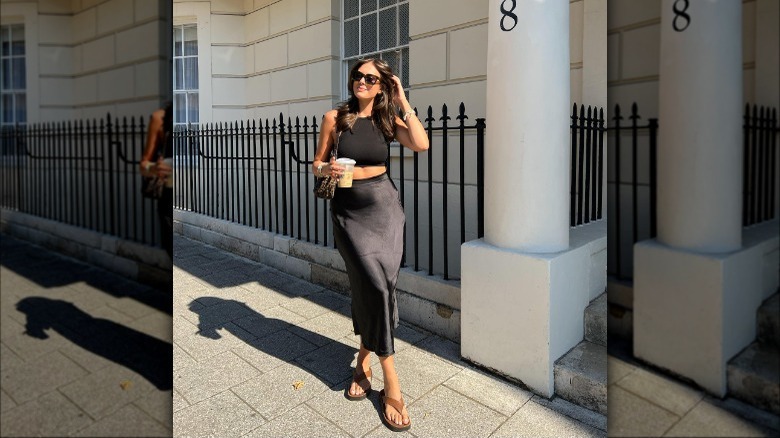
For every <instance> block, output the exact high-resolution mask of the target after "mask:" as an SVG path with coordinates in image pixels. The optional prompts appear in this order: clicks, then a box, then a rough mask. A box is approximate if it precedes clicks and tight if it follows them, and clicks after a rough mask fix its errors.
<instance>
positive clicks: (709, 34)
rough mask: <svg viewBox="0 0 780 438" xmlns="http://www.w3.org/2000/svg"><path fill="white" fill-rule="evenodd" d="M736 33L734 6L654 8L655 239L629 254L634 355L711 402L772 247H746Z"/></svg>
mask: <svg viewBox="0 0 780 438" xmlns="http://www.w3.org/2000/svg"><path fill="white" fill-rule="evenodd" d="M686 3H687V4H688V7H687V9H686V10H684V11H682V12H684V13H685V14H687V15H688V16H689V17H690V20H689V21H688V20H686V18H685V17H684V16H682V15H680V12H681V10H682V9H683V8H684V5H685V4H686ZM675 9H677V11H678V12H677V13H675ZM675 17H678V18H675ZM686 24H687V25H686ZM675 25H676V27H677V28H678V29H679V30H675ZM741 25H742V2H739V1H733V0H710V1H689V2H684V1H675V0H663V2H662V3H661V56H660V64H661V65H660V69H659V120H658V124H659V131H658V134H659V136H658V149H657V150H658V217H657V220H658V238H657V239H656V240H647V241H643V242H639V243H637V244H636V245H635V247H634V355H635V356H636V357H638V358H640V359H643V360H645V361H647V362H650V363H653V364H655V365H658V366H660V367H661V368H664V369H668V370H670V371H672V372H673V373H675V374H678V375H682V376H685V377H687V378H690V379H692V380H693V381H695V382H696V383H697V384H699V385H701V386H702V387H704V388H705V389H707V390H708V391H710V392H711V393H714V394H715V395H718V396H724V395H725V394H726V391H727V380H726V371H727V364H728V361H729V360H730V359H731V358H732V357H734V355H736V354H737V353H738V352H739V351H740V350H742V349H743V348H744V347H745V346H747V345H748V344H749V343H750V342H752V341H753V339H754V338H755V318H756V309H757V307H758V305H759V304H760V303H761V299H762V295H763V292H762V289H764V288H765V287H764V283H766V281H765V279H764V277H765V276H764V274H763V272H762V270H763V266H764V265H765V263H766V261H765V258H764V255H765V254H767V253H768V252H769V251H768V250H767V247H766V245H768V244H771V241H772V239H769V241H768V243H760V242H758V239H752V240H755V241H756V242H753V241H746V242H745V246H744V247H743V245H742V244H743V242H742V232H743V230H742V218H741V214H742V108H743V106H742V87H743V84H742V32H741ZM774 242H775V243H774V245H775V246H776V242H777V238H776V237H775V238H774Z"/></svg>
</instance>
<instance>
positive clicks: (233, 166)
mask: <svg viewBox="0 0 780 438" xmlns="http://www.w3.org/2000/svg"><path fill="white" fill-rule="evenodd" d="M421 118H422V121H423V125H424V126H425V129H426V132H427V133H428V138H429V141H430V143H431V148H430V150H429V151H428V152H427V153H424V154H413V153H411V152H409V151H407V150H405V149H404V148H403V147H400V145H398V144H391V146H390V157H391V159H390V160H389V162H388V163H387V164H388V172H389V174H390V175H391V177H392V179H393V181H394V183H395V184H396V186H397V187H398V191H399V195H400V199H401V203H402V205H403V206H404V209H405V211H406V215H407V225H406V229H405V232H404V239H405V240H404V241H405V243H406V245H405V250H404V257H403V264H404V266H407V265H408V266H411V267H413V269H414V270H416V271H420V270H425V271H427V273H428V274H429V275H433V274H440V275H442V276H443V277H444V278H447V279H449V278H457V277H459V275H460V274H459V272H460V264H459V256H460V244H462V243H464V242H466V241H468V240H472V239H476V238H479V237H482V236H483V234H484V216H483V214H484V213H483V212H484V191H483V187H484V145H485V130H486V125H485V119H484V118H477V119H475V122H474V123H473V124H467V123H466V121H467V120H468V116H467V115H466V109H465V106H464V105H463V104H462V103H461V104H460V106H459V108H458V114H457V115H456V116H455V117H454V118H455V120H456V121H457V122H455V123H452V122H451V120H452V117H451V116H450V115H449V113H448V108H447V106H446V105H444V106H442V108H441V112H440V114H438V115H434V112H433V108H432V107H428V109H427V111H426V113H425V114H424V115H422V116H421ZM571 119H572V123H571V125H570V128H571V132H572V143H571V147H572V176H571V181H572V196H571V199H572V201H571V202H572V212H573V213H572V223H571V225H572V226H576V225H580V224H584V223H587V222H590V221H593V220H597V219H600V218H601V217H602V208H601V205H602V204H603V194H602V184H601V183H600V181H602V180H603V166H602V164H601V163H602V161H603V157H604V154H603V145H604V138H603V136H604V132H605V129H604V120H603V110H599V114H598V116H597V114H596V110H595V109H593V108H588V110H587V112H586V110H585V108H584V107H582V108H581V109H580V112H579V113H578V111H577V107H576V105H575V108H574V110H573V113H572V116H571ZM318 129H319V126H318V125H317V118H316V117H311V118H310V117H303V118H302V119H301V118H300V117H295V118H292V117H284V115H283V114H280V115H279V118H278V119H271V120H269V119H265V120H253V121H245V122H243V121H242V122H229V123H207V124H205V125H201V126H200V127H199V128H198V129H190V130H181V131H176V132H175V133H174V145H175V146H174V151H175V155H176V157H177V158H176V164H177V172H176V175H177V180H176V184H175V186H176V189H175V201H174V206H175V208H178V209H181V210H188V211H193V212H196V213H200V214H204V215H207V216H211V217H215V218H219V219H223V220H226V221H230V222H236V223H240V224H242V225H246V226H250V227H254V228H258V229H262V230H266V231H270V232H274V233H277V234H281V235H285V236H290V237H293V238H296V239H299V240H305V241H307V242H314V243H317V244H321V245H325V246H332V245H333V243H332V229H331V224H330V218H329V217H328V213H327V212H328V210H327V208H328V207H327V205H328V204H327V201H323V200H319V201H318V200H317V199H316V198H315V197H314V196H313V194H312V188H313V184H314V178H313V176H312V174H311V163H312V159H313V156H314V152H315V150H316V146H317V141H318V136H319V131H318Z"/></svg>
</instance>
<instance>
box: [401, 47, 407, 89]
mask: <svg viewBox="0 0 780 438" xmlns="http://www.w3.org/2000/svg"><path fill="white" fill-rule="evenodd" d="M399 78H401V85H403V86H404V88H405V89H406V88H409V48H408V47H407V48H405V49H401V76H399Z"/></svg>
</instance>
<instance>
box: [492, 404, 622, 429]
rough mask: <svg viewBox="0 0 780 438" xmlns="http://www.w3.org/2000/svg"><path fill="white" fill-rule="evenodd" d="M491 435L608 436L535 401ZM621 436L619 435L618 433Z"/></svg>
mask: <svg viewBox="0 0 780 438" xmlns="http://www.w3.org/2000/svg"><path fill="white" fill-rule="evenodd" d="M490 436H491V437H496V438H503V437H507V438H508V437H513V438H514V437H561V436H572V437H574V436H576V437H606V436H607V435H606V433H605V432H604V431H603V430H599V429H596V428H593V427H590V426H588V425H586V424H584V423H581V422H579V421H577V420H575V419H573V418H570V417H567V416H565V415H560V414H559V413H557V412H556V411H553V410H552V409H549V408H546V407H544V406H541V405H539V404H537V403H535V402H534V401H533V400H531V401H529V402H528V403H526V404H524V405H523V406H522V407H521V408H520V409H519V410H518V411H517V413H515V414H514V415H512V417H511V418H510V419H509V420H507V421H506V422H505V423H504V424H502V425H501V427H500V428H499V429H498V430H497V431H496V432H495V433H493V434H492V435H490ZM616 436H619V435H616Z"/></svg>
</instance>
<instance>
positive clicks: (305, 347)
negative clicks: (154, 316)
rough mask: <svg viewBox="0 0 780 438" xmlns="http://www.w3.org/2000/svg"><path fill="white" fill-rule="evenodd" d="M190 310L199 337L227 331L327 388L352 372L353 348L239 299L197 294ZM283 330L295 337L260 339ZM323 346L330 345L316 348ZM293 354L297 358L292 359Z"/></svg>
mask: <svg viewBox="0 0 780 438" xmlns="http://www.w3.org/2000/svg"><path fill="white" fill-rule="evenodd" d="M190 311H192V312H193V313H195V314H197V315H198V320H199V323H198V333H197V334H198V335H199V336H203V337H206V338H209V339H220V338H221V337H222V335H220V334H219V333H218V332H217V330H223V329H224V330H227V331H228V332H229V333H231V334H232V335H234V336H235V337H237V338H239V339H240V340H242V341H243V342H245V343H247V344H249V345H251V346H252V347H254V348H256V349H258V350H260V351H262V352H263V353H265V354H268V355H270V356H274V357H276V358H278V359H280V360H282V361H285V362H287V363H290V364H293V365H295V366H297V367H299V368H302V369H303V370H304V371H306V372H309V373H311V374H313V375H314V376H316V377H317V378H318V379H320V381H321V382H322V383H324V384H325V385H326V386H328V387H329V388H330V387H333V386H334V385H336V384H338V383H340V382H343V381H344V380H345V379H347V378H349V377H350V376H351V375H352V367H351V366H350V364H351V362H352V360H353V359H354V358H355V354H356V353H357V351H358V349H357V348H355V347H351V346H348V345H345V344H343V343H341V342H338V341H336V340H334V339H331V338H329V337H326V336H323V335H320V334H319V333H315V332H312V331H310V330H306V329H303V328H301V327H298V326H296V325H294V324H291V323H289V322H287V321H282V320H280V319H276V318H268V317H266V316H264V315H263V314H261V313H259V312H257V311H255V310H254V309H252V308H250V307H249V306H247V305H246V304H245V303H242V302H240V301H236V300H231V299H223V298H217V297H201V298H198V300H197V301H193V302H191V303H190ZM225 315H236V316H237V318H235V319H231V320H230V321H227V320H225ZM239 315H240V316H239ZM284 330H287V331H289V332H290V333H293V334H294V335H295V336H288V337H287V338H286V340H287V342H268V340H269V339H270V338H266V339H264V338H265V337H266V336H270V335H272V334H274V333H278V332H281V331H284ZM326 345H328V346H332V348H320V347H323V346H326ZM296 352H297V353H296ZM301 352H304V353H303V354H300V353H301ZM295 357H297V360H292V359H294V358H295Z"/></svg>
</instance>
